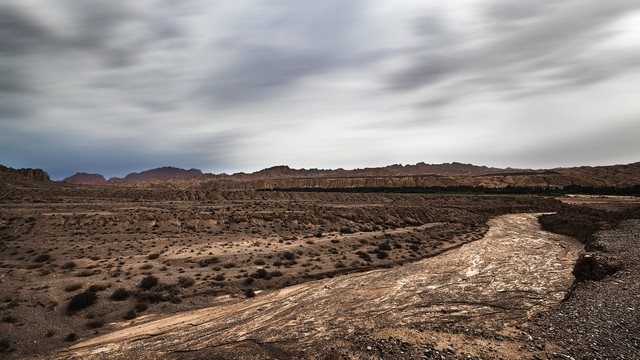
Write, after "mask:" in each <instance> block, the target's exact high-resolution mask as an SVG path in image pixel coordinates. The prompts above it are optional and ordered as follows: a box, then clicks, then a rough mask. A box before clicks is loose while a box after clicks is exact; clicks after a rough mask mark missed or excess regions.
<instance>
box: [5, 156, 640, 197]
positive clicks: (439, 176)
mask: <svg viewBox="0 0 640 360" xmlns="http://www.w3.org/2000/svg"><path fill="white" fill-rule="evenodd" d="M0 179H2V180H18V181H36V182H48V181H50V180H49V176H48V175H47V173H46V172H45V171H43V170H40V169H12V168H8V167H5V166H2V165H0ZM62 181H63V182H65V183H71V184H89V185H119V186H128V187H147V188H149V187H153V188H171V189H181V190H259V189H276V188H280V189H285V188H352V187H428V186H484V187H505V186H537V187H547V186H551V187H563V186H570V185H581V186H596V187H602V186H618V187H620V186H635V185H640V162H636V163H632V164H626V165H610V166H595V167H591V166H581V167H570V168H554V169H543V170H530V169H512V168H506V169H501V168H492V167H486V166H477V165H472V164H462V163H457V162H453V163H444V164H425V163H423V162H420V163H417V164H415V165H399V164H395V165H389V166H385V167H376V168H363V169H354V170H345V169H335V170H327V169H293V168H290V167H289V166H286V165H279V166H274V167H270V168H267V169H263V170H260V171H256V172H253V173H242V172H240V173H235V174H232V175H227V174H210V173H202V171H201V170H199V169H189V170H186V169H180V168H176V167H169V166H166V167H161V168H157V169H151V170H146V171H142V172H139V173H136V172H134V173H130V174H128V175H127V176H125V177H124V178H118V177H113V178H110V179H108V180H107V179H106V178H105V177H104V176H103V175H101V174H89V173H85V172H79V173H76V174H75V175H73V176H70V177H67V178H65V179H64V180H62Z"/></svg>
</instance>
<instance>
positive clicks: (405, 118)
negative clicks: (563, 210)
mask: <svg viewBox="0 0 640 360" xmlns="http://www.w3.org/2000/svg"><path fill="white" fill-rule="evenodd" d="M638 139H640V1H637V0H628V1H624V0H606V1H604V0H575V1H571V0H548V1H547V0H519V1H513V0H500V1H463V0H458V1H424V0H415V1H408V0H388V1H383V0H362V1H355V0H321V1H320V0H284V1H282V0H263V1H260V0H252V1H248V0H234V1H212V0H186V1H185V0H181V1H173V0H160V1H152V0H149V1H132V0H126V1H113V0H112V1H104V0H96V1H89V0H74V1H66V0H51V1H47V0H3V1H2V2H0V164H3V165H7V166H12V167H38V168H43V169H45V170H47V171H48V172H49V174H50V175H51V176H52V177H53V178H54V179H61V178H63V177H65V176H69V175H72V174H74V173H75V172H76V171H87V172H99V173H102V174H104V175H105V176H107V177H109V176H123V175H125V174H127V173H128V172H131V171H140V170H145V169H149V168H154V167H159V166H164V165H172V166H178V167H183V168H191V167H196V168H200V169H202V170H203V171H207V172H215V173H220V172H227V173H232V172H236V171H246V172H250V171H256V170H260V169H262V168H265V167H269V166H273V165H280V164H286V165H289V166H292V167H295V168H302V167H304V168H310V167H318V168H338V167H342V168H356V167H366V166H384V165H389V164H394V163H402V164H408V163H416V162H419V161H424V162H427V163H441V162H452V161H459V162H465V163H474V164H479V165H488V166H498V167H507V166H510V167H526V168H549V167H558V166H573V165H607V164H616V163H630V162H635V161H640V140H638Z"/></svg>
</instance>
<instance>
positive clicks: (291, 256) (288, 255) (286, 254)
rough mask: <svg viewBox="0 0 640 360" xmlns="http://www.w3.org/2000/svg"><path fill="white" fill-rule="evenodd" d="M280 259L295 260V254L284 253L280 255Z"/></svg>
mask: <svg viewBox="0 0 640 360" xmlns="http://www.w3.org/2000/svg"><path fill="white" fill-rule="evenodd" d="M282 257H283V258H285V259H286V260H295V258H296V254H294V253H293V252H291V251H285V252H284V254H282Z"/></svg>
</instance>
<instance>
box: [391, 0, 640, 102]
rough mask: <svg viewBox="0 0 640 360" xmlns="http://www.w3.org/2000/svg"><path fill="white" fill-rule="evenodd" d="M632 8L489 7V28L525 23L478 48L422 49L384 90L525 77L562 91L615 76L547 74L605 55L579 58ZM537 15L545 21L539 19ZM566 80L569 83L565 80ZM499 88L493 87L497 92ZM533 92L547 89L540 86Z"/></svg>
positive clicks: (570, 4) (593, 4)
mask: <svg viewBox="0 0 640 360" xmlns="http://www.w3.org/2000/svg"><path fill="white" fill-rule="evenodd" d="M637 8H640V3H637V2H630V1H623V0H620V1H608V2H601V1H586V2H579V3H578V2H576V1H564V2H555V1H547V2H545V1H535V2H533V1H525V2H508V3H505V2H498V3H491V4H489V5H488V6H487V8H486V10H485V13H488V14H489V15H490V16H489V17H488V18H487V21H488V23H489V24H490V25H493V24H494V23H493V22H496V21H497V22H498V24H501V23H503V22H505V21H515V20H522V19H525V18H526V19H528V20H529V21H526V22H522V23H521V24H519V25H517V26H516V25H514V26H513V27H512V28H510V29H509V31H504V32H502V33H491V34H489V35H491V36H493V38H491V37H488V39H487V40H486V41H485V43H484V44H482V45H470V44H467V43H466V42H465V41H464V40H465V39H462V40H460V41H461V42H460V43H459V44H455V45H453V46H450V47H447V48H444V49H438V50H437V51H432V50H431V48H430V45H427V51H426V52H425V53H423V54H419V55H416V56H415V60H414V61H413V63H412V65H410V66H409V67H407V68H405V69H403V70H402V71H399V72H397V73H395V74H394V75H393V76H392V77H391V79H390V81H389V88H390V89H394V90H399V91H411V90H417V89H420V88H423V87H427V86H430V85H434V84H437V83H438V82H440V81H441V80H443V79H450V78H452V77H462V78H476V79H483V78H484V79H485V83H486V84H488V85H492V84H493V83H492V81H495V80H496V79H498V78H503V79H505V78H507V79H508V78H511V79H512V80H510V81H508V82H509V83H514V82H519V81H520V79H523V80H524V81H527V83H526V84H524V85H526V86H530V84H531V82H530V80H531V79H528V78H527V76H535V77H538V78H541V79H543V80H560V81H563V82H564V85H565V86H578V85H580V84H583V83H584V82H589V81H590V80H591V81H593V80H596V79H598V80H601V79H605V78H606V75H610V76H615V75H617V74H619V73H620V71H619V68H617V67H616V65H614V64H611V68H610V71H606V70H605V69H602V68H601V69H599V71H598V72H599V74H600V75H601V76H596V77H594V76H593V75H592V74H590V73H588V72H579V71H563V74H562V75H563V76H561V77H560V78H555V77H553V73H554V71H555V72H556V74H557V73H558V70H564V69H567V68H575V67H588V66H589V64H593V63H594V62H598V61H601V60H602V59H605V58H607V57H609V56H611V54H608V53H596V54H594V55H591V57H589V56H587V57H585V56H584V55H583V53H584V52H586V51H587V50H588V49H590V48H591V47H592V46H594V45H595V44H597V43H598V41H599V40H601V39H602V38H603V37H605V38H606V36H608V35H610V34H609V33H607V32H606V31H604V30H603V29H602V27H603V26H604V25H606V24H607V23H608V22H610V21H612V20H614V19H616V18H618V17H619V16H621V15H623V14H626V13H628V12H629V11H631V10H633V9H637ZM543 14H544V15H545V16H541V15H543ZM531 18H533V19H531ZM440 36H444V35H440ZM639 53H640V51H639ZM594 57H595V58H594ZM599 57H600V58H599ZM602 65H604V63H602ZM545 70H550V71H549V72H547V74H546V75H537V74H538V73H544V71H545ZM568 75H572V76H573V78H570V79H568V78H567V76H568ZM500 83H501V81H498V82H497V83H496V84H495V85H497V89H498V90H499V89H500V86H499V85H500ZM553 86H557V85H553ZM506 90H511V88H507V89H506ZM530 90H531V89H530ZM539 90H540V91H546V90H547V89H546V87H544V86H542V87H541V88H540V89H539Z"/></svg>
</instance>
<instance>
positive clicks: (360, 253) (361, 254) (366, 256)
mask: <svg viewBox="0 0 640 360" xmlns="http://www.w3.org/2000/svg"><path fill="white" fill-rule="evenodd" d="M356 255H358V256H359V257H360V258H361V259H362V260H364V261H371V256H369V254H367V253H366V252H364V251H358V252H357V253H356Z"/></svg>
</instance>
